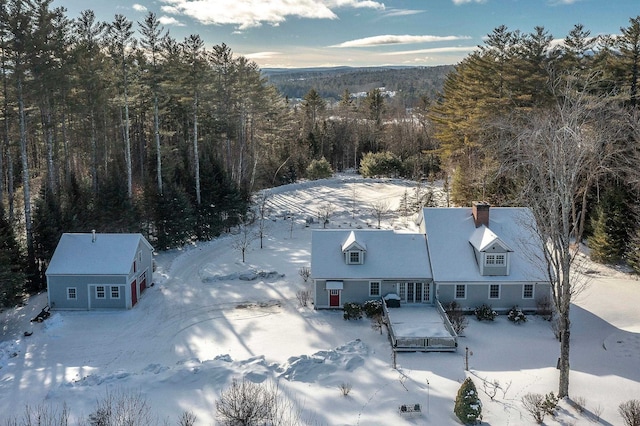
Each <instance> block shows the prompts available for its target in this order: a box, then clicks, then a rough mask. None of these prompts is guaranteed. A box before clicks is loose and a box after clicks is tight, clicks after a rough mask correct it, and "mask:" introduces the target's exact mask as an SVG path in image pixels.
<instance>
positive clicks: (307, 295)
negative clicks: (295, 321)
mask: <svg viewBox="0 0 640 426" xmlns="http://www.w3.org/2000/svg"><path fill="white" fill-rule="evenodd" d="M296 298H297V299H298V303H299V304H300V307H301V308H304V307H306V306H307V305H308V304H309V300H311V292H309V290H298V291H297V292H296Z"/></svg>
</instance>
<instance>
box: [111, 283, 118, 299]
mask: <svg viewBox="0 0 640 426" xmlns="http://www.w3.org/2000/svg"><path fill="white" fill-rule="evenodd" d="M111 298H112V299H120V287H118V286H117V285H112V286H111Z"/></svg>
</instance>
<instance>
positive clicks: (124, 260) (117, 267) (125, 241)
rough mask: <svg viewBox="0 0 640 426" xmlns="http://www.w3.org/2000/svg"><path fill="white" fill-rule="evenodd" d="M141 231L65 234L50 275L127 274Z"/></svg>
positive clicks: (52, 261) (57, 250)
mask: <svg viewBox="0 0 640 426" xmlns="http://www.w3.org/2000/svg"><path fill="white" fill-rule="evenodd" d="M141 240H142V241H143V244H144V245H146V246H148V247H149V249H150V250H152V249H153V248H152V247H151V245H150V244H149V242H148V241H147V240H146V239H145V238H144V237H143V236H142V234H95V241H93V234H92V233H88V234H62V237H60V241H59V242H58V246H57V247H56V251H55V252H54V253H53V257H52V258H51V262H50V263H49V267H48V268H47V275H128V274H129V272H130V270H131V266H132V264H133V261H134V259H135V256H136V252H137V250H138V243H139V242H140V241H141Z"/></svg>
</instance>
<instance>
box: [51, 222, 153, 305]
mask: <svg viewBox="0 0 640 426" xmlns="http://www.w3.org/2000/svg"><path fill="white" fill-rule="evenodd" d="M152 257H153V247H151V245H150V244H149V242H148V241H147V240H146V239H145V238H144V237H143V236H142V234H99V233H95V232H92V233H84V234H63V235H62V237H61V238H60V241H59V242H58V246H57V247H56V250H55V252H54V253H53V257H52V258H51V262H50V263H49V267H48V268H47V272H46V276H47V291H48V298H49V306H50V307H51V309H60V310H62V309H68V310H91V309H130V308H132V307H133V306H134V305H135V304H136V303H137V302H138V300H139V299H140V296H141V295H142V292H143V291H144V290H145V288H147V286H148V285H150V284H151V282H152V279H153V278H152V274H153V259H152Z"/></svg>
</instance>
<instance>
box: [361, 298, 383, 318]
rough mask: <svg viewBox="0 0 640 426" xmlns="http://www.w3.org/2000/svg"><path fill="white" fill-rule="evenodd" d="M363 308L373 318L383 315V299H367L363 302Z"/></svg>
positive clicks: (368, 316)
mask: <svg viewBox="0 0 640 426" xmlns="http://www.w3.org/2000/svg"><path fill="white" fill-rule="evenodd" d="M362 310H363V311H364V314H365V315H366V316H367V318H373V317H376V316H380V315H382V301H380V300H367V301H366V302H364V303H363V304H362Z"/></svg>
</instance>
